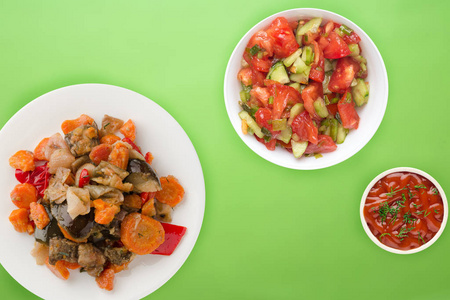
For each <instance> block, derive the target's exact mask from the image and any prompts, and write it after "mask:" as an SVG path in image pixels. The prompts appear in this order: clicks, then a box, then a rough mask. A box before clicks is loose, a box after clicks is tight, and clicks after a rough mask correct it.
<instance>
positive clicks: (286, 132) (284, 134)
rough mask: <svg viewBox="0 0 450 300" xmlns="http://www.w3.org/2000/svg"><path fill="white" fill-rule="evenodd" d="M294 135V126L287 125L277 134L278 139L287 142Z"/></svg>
mask: <svg viewBox="0 0 450 300" xmlns="http://www.w3.org/2000/svg"><path fill="white" fill-rule="evenodd" d="M291 137H292V128H291V127H286V129H283V130H281V132H280V134H279V135H278V136H277V140H280V141H282V142H283V143H285V144H287V143H289V141H290V140H291Z"/></svg>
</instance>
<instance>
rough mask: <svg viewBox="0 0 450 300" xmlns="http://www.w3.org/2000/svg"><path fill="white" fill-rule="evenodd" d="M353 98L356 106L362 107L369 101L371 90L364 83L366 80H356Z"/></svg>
mask: <svg viewBox="0 0 450 300" xmlns="http://www.w3.org/2000/svg"><path fill="white" fill-rule="evenodd" d="M352 96H353V100H355V103H356V105H358V106H362V105H364V104H366V103H367V101H368V100H369V88H368V86H367V84H366V83H365V82H364V79H362V78H358V79H356V85H355V86H354V87H352Z"/></svg>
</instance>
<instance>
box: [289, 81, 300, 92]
mask: <svg viewBox="0 0 450 300" xmlns="http://www.w3.org/2000/svg"><path fill="white" fill-rule="evenodd" d="M289 86H290V87H293V88H294V89H296V90H297V91H299V92H301V91H302V90H301V86H300V83H298V82H294V83H291V84H289Z"/></svg>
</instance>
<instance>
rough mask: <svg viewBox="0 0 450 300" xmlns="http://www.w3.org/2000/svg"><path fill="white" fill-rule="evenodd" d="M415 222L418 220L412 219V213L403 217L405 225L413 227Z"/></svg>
mask: <svg viewBox="0 0 450 300" xmlns="http://www.w3.org/2000/svg"><path fill="white" fill-rule="evenodd" d="M415 221H417V219H416V218H413V217H412V215H411V212H410V211H408V212H407V213H406V214H404V215H403V222H405V224H409V225H412V224H413V223H414V222H415Z"/></svg>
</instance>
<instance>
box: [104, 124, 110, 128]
mask: <svg viewBox="0 0 450 300" xmlns="http://www.w3.org/2000/svg"><path fill="white" fill-rule="evenodd" d="M110 124H111V123H108V124H106V125H105V126H103V129H106V127H108V126H109V125H110Z"/></svg>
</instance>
